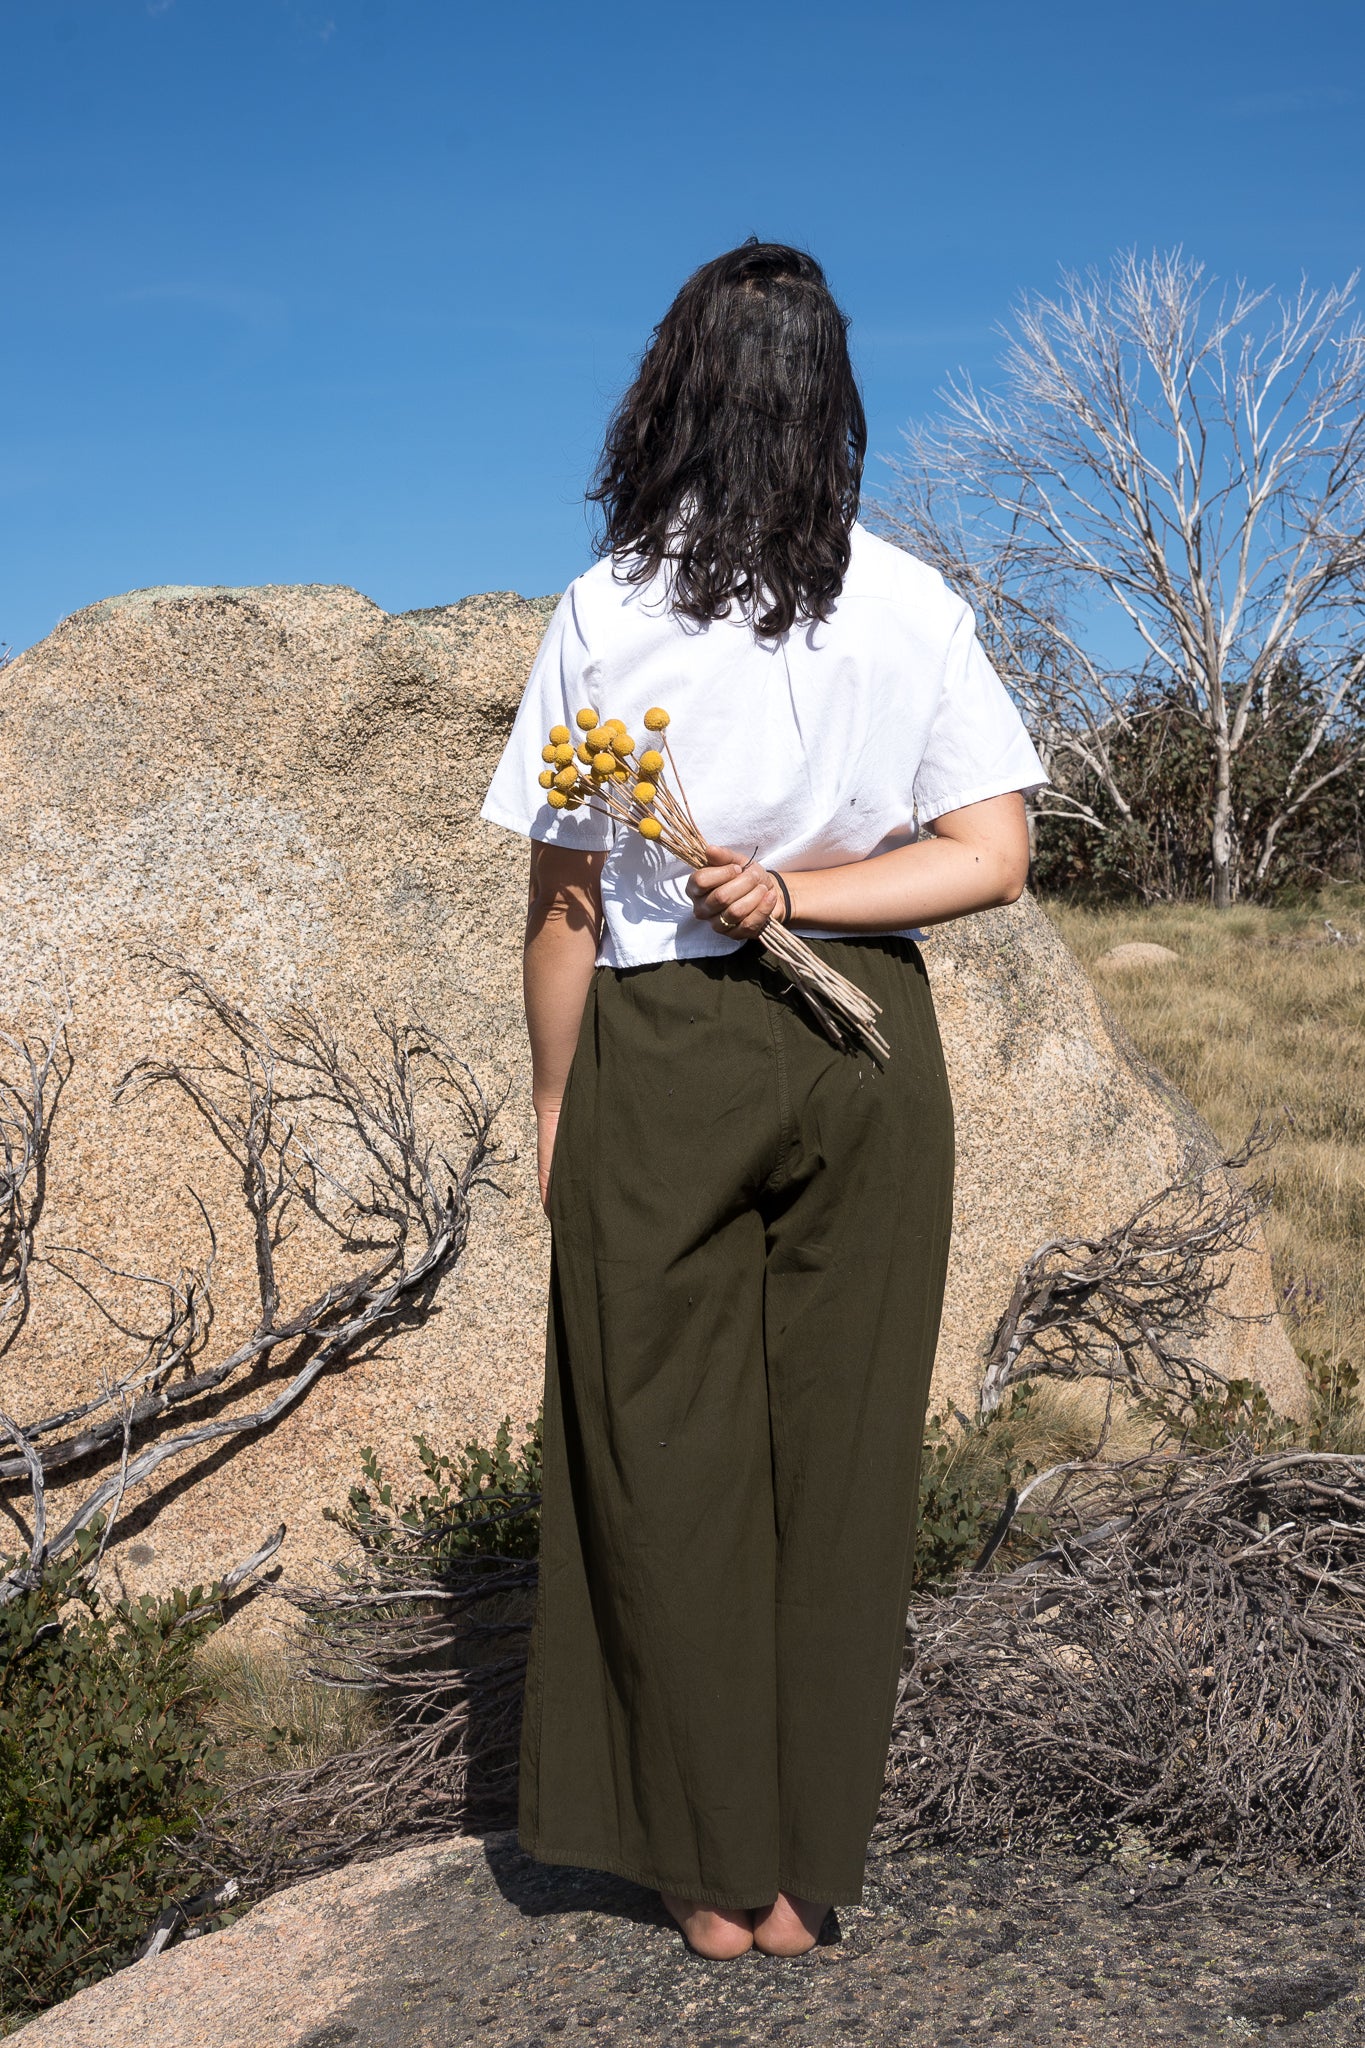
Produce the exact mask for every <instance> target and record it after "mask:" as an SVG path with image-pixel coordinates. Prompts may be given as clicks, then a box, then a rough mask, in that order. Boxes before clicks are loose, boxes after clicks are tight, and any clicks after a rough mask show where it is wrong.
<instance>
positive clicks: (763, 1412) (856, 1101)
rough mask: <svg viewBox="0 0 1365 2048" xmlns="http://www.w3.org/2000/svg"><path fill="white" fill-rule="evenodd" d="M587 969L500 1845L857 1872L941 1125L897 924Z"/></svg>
mask: <svg viewBox="0 0 1365 2048" xmlns="http://www.w3.org/2000/svg"><path fill="white" fill-rule="evenodd" d="M816 943H817V944H818V946H819V947H820V949H821V951H822V952H823V953H824V954H825V955H826V957H827V958H828V959H829V960H830V962H831V964H832V965H834V966H835V967H837V968H838V969H840V970H841V971H842V972H843V973H845V974H847V975H848V976H849V977H850V979H852V980H855V981H857V982H859V983H860V984H861V985H862V986H863V987H864V988H866V989H867V990H868V991H869V992H870V993H871V994H872V995H873V996H874V997H875V998H876V999H877V1000H878V1001H879V1002H880V1003H881V1004H882V1005H883V1010H884V1014H883V1018H882V1024H883V1028H884V1030H885V1033H886V1036H887V1038H888V1040H889V1041H890V1044H891V1048H892V1053H891V1059H890V1061H889V1062H888V1063H887V1065H886V1067H885V1068H884V1069H883V1070H881V1071H879V1070H878V1069H877V1067H876V1066H875V1065H874V1064H873V1062H872V1061H871V1060H869V1059H867V1058H865V1057H861V1056H859V1055H858V1054H854V1053H841V1052H838V1051H836V1050H835V1049H834V1048H833V1047H832V1046H831V1045H829V1044H828V1043H827V1041H826V1040H825V1039H824V1038H823V1037H822V1036H821V1035H820V1034H819V1032H818V1031H817V1030H816V1029H815V1027H814V1026H813V1024H811V1023H808V1022H807V1021H806V1017H805V1015H804V1014H803V1011H802V1009H801V1007H800V1005H799V1002H798V1000H797V999H796V998H795V997H794V996H793V995H791V994H790V993H789V992H784V990H783V985H782V981H781V979H780V977H778V976H777V975H776V974H775V973H774V971H773V970H772V969H771V968H769V967H767V966H765V965H764V964H763V963H762V961H761V959H760V956H759V952H758V949H757V947H755V946H752V945H750V946H745V947H743V948H741V949H740V950H739V951H737V952H735V953H733V954H730V955H727V956H725V957H723V958H720V959H707V960H687V961H666V962H662V963H660V964H658V965H655V966H649V967H638V968H632V969H628V970H622V971H617V970H614V969H606V968H603V969H599V970H598V972H597V973H596V974H595V975H594V977H593V986H592V990H591V993H590V995H589V998H588V1003H587V1008H586V1011H585V1014H584V1018H583V1027H582V1033H581V1036H580V1038H579V1041H578V1047H577V1051H576V1054H575V1057H574V1062H573V1067H572V1070H571V1073H570V1076H569V1083H568V1088H567V1091H566V1094H565V1100H564V1106H563V1111H562V1114H561V1118H560V1124H559V1132H558V1137H557V1140H556V1146H555V1155H554V1166H553V1172H552V1174H551V1183H550V1199H549V1209H550V1219H551V1225H552V1238H553V1255H552V1273H551V1282H550V1315H549V1333H548V1345H547V1361H546V1381H545V1421H544V1427H545V1478H544V1497H543V1507H542V1536H541V1566H540V1587H539V1593H538V1601H537V1609H536V1615H535V1622H534V1626H533V1629H532V1636H531V1647H530V1661H529V1667H528V1672H527V1689H526V1705H525V1714H524V1719H523V1724H522V1746H521V1791H520V1816H519V1818H520V1829H519V1833H520V1840H521V1844H522V1846H523V1848H525V1849H526V1850H527V1851H528V1852H529V1853H530V1854H531V1855H533V1856H536V1857H538V1858H540V1859H541V1860H542V1861H544V1862H550V1863H568V1864H577V1865H581V1866H585V1867H587V1868H590V1869H596V1870H610V1871H615V1872H617V1873H618V1874H620V1875H622V1876H625V1877H629V1878H634V1879H635V1880H637V1881H638V1882H640V1883H642V1884H646V1885H650V1886H656V1887H658V1888H660V1889H662V1890H665V1891H670V1892H676V1893H680V1894H681V1895H682V1896H684V1897H685V1898H688V1899H695V1900H699V1901H704V1902H706V1903H708V1904H711V1905H717V1906H728V1907H745V1906H759V1905H765V1904H767V1903H769V1902H770V1901H771V1900H772V1899H774V1898H775V1897H776V1895H777V1893H778V1891H779V1889H781V1890H784V1891H788V1892H792V1893H795V1894H796V1895H797V1896H799V1897H803V1898H809V1899H817V1900H822V1901H825V1902H828V1903H830V1904H835V1905H839V1904H852V1903H855V1902H856V1901H857V1900H858V1899H859V1898H860V1896H861V1891H862V1879H863V1866H864V1859H865V1855H866V1850H867V1842H868V1836H869V1833H870V1831H871V1827H872V1823H873V1821H874V1819H875V1816H876V1810H877V1803H878V1799H879V1797H880V1791H881V1783H882V1776H883V1771H884V1769H885V1762H886V1749H887V1743H888V1740H889V1736H890V1729H891V1716H892V1710H893V1707H894V1702H895V1693H896V1684H897V1674H898V1670H899V1663H900V1656H901V1650H902V1645H903V1641H904V1627H905V1611H906V1606H907V1603H908V1599H909V1591H910V1569H911V1556H912V1549H913V1542H914V1522H915V1503H916V1492H917V1485H918V1475H919V1458H920V1444H921V1437H922V1431H923V1422H924V1409H925V1402H926V1398H927V1394H928V1386H929V1374H930V1368H931V1366H932V1362H933V1355H934V1346H935V1342H936V1339H937V1334H938V1324H939V1311H940V1305H941V1301H942V1294H943V1279H944V1268H945V1264H946V1260H947V1251H948V1236H949V1227H950V1216H951V1202H952V1178H953V1130H952V1108H951V1104H950V1101H949V1096H948V1086H947V1078H946V1075H945V1073H944V1066H943V1056H942V1051H941V1049H940V1045H939V1038H938V1030H937V1026H936V1024H935V1020H934V1011H933V1003H932V1000H931V998H930V993H929V986H928V981H927V978H926V976H925V972H924V968H923V965H922V963H921V960H920V956H919V951H918V948H917V947H916V946H915V945H914V944H913V943H912V942H911V941H909V940H906V939H898V938H891V937H873V938H862V939H852V940H835V939H828V940H820V941H817V942H816Z"/></svg>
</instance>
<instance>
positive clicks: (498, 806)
mask: <svg viewBox="0 0 1365 2048" xmlns="http://www.w3.org/2000/svg"><path fill="white" fill-rule="evenodd" d="M592 669H593V663H592V657H591V655H590V653H589V650H588V647H587V645H586V642H585V641H584V638H583V634H582V631H581V628H580V624H579V619H578V613H577V609H576V607H575V604H574V587H573V585H572V584H570V585H569V588H568V589H567V590H566V591H565V593H564V595H563V597H561V598H560V600H559V603H558V604H557V605H556V606H555V609H554V611H553V613H552V614H551V617H550V623H549V625H548V626H547V627H546V628H545V638H544V639H543V640H542V641H541V643H540V649H539V651H538V653H537V655H536V658H535V661H534V663H533V665H532V668H531V673H530V676H529V678H528V680H527V684H526V688H525V690H524V692H523V693H522V699H521V704H520V706H519V707H518V710H517V715H516V718H515V719H514V720H513V722H512V730H511V732H510V734H509V735H508V739H507V744H506V746H505V747H504V748H503V750H502V755H501V758H500V759H499V761H498V765H497V767H496V769H495V770H494V773H493V780H492V781H491V782H490V784H489V785H488V794H487V796H486V797H485V798H484V800H483V806H482V810H481V812H480V816H481V817H485V818H489V819H491V820H492V822H493V823H494V824H495V825H506V826H508V827H509V828H510V830H512V831H513V832H521V833H524V834H525V836H526V837H527V838H528V839H548V840H551V841H553V842H554V844H555V845H557V846H577V847H581V848H582V849H583V850H584V851H585V852H601V851H602V850H603V849H604V848H606V847H609V846H610V845H611V843H612V833H613V826H612V821H611V819H610V818H608V817H605V816H604V815H603V814H602V813H600V812H598V811H594V810H590V809H589V808H588V806H587V805H586V804H584V805H583V806H582V808H581V809H579V810H576V811H570V810H563V811H557V810H554V809H552V807H551V806H550V805H549V804H547V803H546V801H545V791H544V790H543V789H542V788H541V787H540V784H539V781H538V780H537V777H538V776H539V774H540V771H541V769H542V768H543V767H544V766H545V763H544V761H543V760H542V759H541V749H542V748H543V747H544V746H545V744H546V741H547V736H548V734H549V730H550V727H551V726H552V725H567V726H568V728H569V730H570V732H571V733H572V734H573V737H574V739H575V740H578V739H579V738H580V737H581V735H580V733H579V731H578V728H577V727H576V726H575V724H574V713H575V712H576V711H578V710H579V709H580V708H581V707H583V706H586V705H590V704H593V702H594V691H593V688H592Z"/></svg>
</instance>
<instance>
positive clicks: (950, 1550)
mask: <svg viewBox="0 0 1365 2048" xmlns="http://www.w3.org/2000/svg"><path fill="white" fill-rule="evenodd" d="M1036 1398H1037V1389H1036V1387H1034V1386H1033V1385H1031V1384H1028V1385H1024V1386H1021V1387H1018V1388H1016V1389H1015V1391H1014V1392H1013V1393H1012V1394H1011V1396H1010V1398H1009V1400H1008V1402H1007V1403H1006V1404H1005V1406H1004V1407H1003V1408H1002V1409H1001V1410H1000V1411H999V1413H998V1414H997V1415H995V1416H993V1417H992V1418H991V1420H990V1421H989V1422H979V1423H974V1422H970V1421H968V1419H967V1418H966V1417H965V1416H960V1415H956V1414H953V1415H947V1416H945V1415H931V1416H930V1417H929V1419H928V1421H927V1422H926V1423H925V1425H924V1452H923V1456H922V1458H921V1461H920V1481H919V1540H918V1543H917V1546H916V1550H915V1584H916V1585H917V1586H918V1587H920V1588H922V1589H927V1588H932V1587H935V1586H941V1585H945V1584H946V1583H947V1582H948V1581H950V1580H952V1579H955V1578H956V1577H957V1576H958V1574H959V1573H960V1572H962V1571H965V1570H966V1569H967V1567H968V1566H969V1565H971V1564H973V1563H975V1561H976V1559H977V1558H978V1557H979V1556H980V1555H981V1552H982V1550H983V1549H984V1548H985V1545H986V1541H987V1539H988V1538H989V1536H990V1534H991V1531H992V1530H993V1529H994V1527H995V1525H996V1523H997V1522H998V1521H999V1519H1000V1516H1001V1513H1002V1512H1003V1510H1004V1508H1005V1506H1006V1504H1007V1503H1008V1502H1009V1501H1010V1499H1011V1496H1012V1495H1015V1494H1017V1493H1018V1491H1019V1489H1020V1488H1021V1487H1022V1486H1023V1484H1024V1482H1025V1481H1026V1480H1028V1479H1031V1478H1032V1477H1033V1476H1034V1474H1035V1473H1036V1472H1037V1470H1038V1466H1037V1464H1036V1463H1035V1462H1034V1459H1033V1458H1032V1457H1031V1456H1030V1455H1028V1453H1027V1451H1026V1450H1025V1449H1024V1447H1023V1445H1022V1444H1021V1441H1020V1436H1021V1431H1020V1425H1021V1424H1022V1423H1024V1421H1025V1420H1026V1418H1027V1417H1028V1415H1029V1410H1030V1409H1031V1407H1032V1406H1033V1403H1034V1401H1035V1400H1036ZM1044 1528H1045V1522H1044V1519H1043V1518H1042V1517H1041V1516H1038V1515H1034V1514H1029V1513H1027V1512H1025V1513H1024V1514H1022V1515H1018V1516H1016V1517H1015V1519H1014V1520H1013V1522H1012V1523H1011V1525H1010V1531H1009V1539H1008V1540H1009V1544H1010V1547H1011V1549H1012V1550H1014V1551H1019V1550H1021V1549H1026V1548H1027V1547H1028V1546H1029V1545H1030V1544H1032V1543H1034V1542H1035V1541H1036V1540H1037V1539H1038V1538H1039V1537H1040V1536H1041V1535H1042V1533H1043V1531H1044Z"/></svg>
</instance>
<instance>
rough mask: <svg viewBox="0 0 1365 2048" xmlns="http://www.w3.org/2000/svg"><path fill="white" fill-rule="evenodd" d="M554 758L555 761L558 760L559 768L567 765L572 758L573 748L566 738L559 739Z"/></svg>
mask: <svg viewBox="0 0 1365 2048" xmlns="http://www.w3.org/2000/svg"><path fill="white" fill-rule="evenodd" d="M555 759H556V761H558V763H559V765H560V767H561V768H567V767H568V765H569V763H570V761H572V759H573V748H572V746H570V744H569V742H568V740H561V741H560V743H559V745H558V746H557V747H556V748H555Z"/></svg>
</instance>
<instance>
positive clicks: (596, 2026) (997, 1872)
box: [17, 1835, 1365, 2048]
mask: <svg viewBox="0 0 1365 2048" xmlns="http://www.w3.org/2000/svg"><path fill="white" fill-rule="evenodd" d="M1362 1960H1365V1928H1362V1923H1361V1917H1360V1901H1359V1898H1358V1896H1354V1895H1350V1894H1347V1893H1346V1892H1345V1891H1340V1892H1335V1893H1334V1891H1333V1890H1332V1888H1330V1887H1327V1886H1318V1887H1311V1886H1309V1885H1307V1884H1304V1885H1301V1886H1291V1885H1288V1884H1283V1883H1282V1884H1267V1883H1258V1884H1254V1885H1253V1884H1251V1883H1249V1882H1243V1883H1238V1884H1229V1885H1219V1884H1218V1883H1217V1882H1216V1881H1214V1880H1211V1879H1210V1878H1209V1877H1207V1876H1205V1875H1203V1874H1202V1873H1200V1872H1198V1871H1188V1870H1185V1869H1183V1868H1181V1867H1179V1866H1172V1865H1170V1864H1145V1863H1143V1862H1142V1861H1141V1859H1140V1857H1135V1858H1133V1859H1131V1864H1130V1867H1128V1868H1124V1867H1122V1866H1119V1865H1114V1864H1108V1865H1098V1866H1097V1865H1095V1864H1093V1863H1085V1862H1082V1861H1080V1860H1078V1859H1072V1860H1069V1861H1063V1860H1060V1859H1042V1860H1039V1861H1031V1860H1021V1859H1018V1858H996V1857H989V1856H975V1857H961V1856H950V1855H946V1854H943V1853H938V1852H932V1853H919V1854H914V1855H911V1856H907V1857H881V1858H874V1859H873V1860H872V1862H871V1863H870V1864H869V1868H868V1881H867V1884H866V1885H865V1887H864V1894H863V1903H862V1904H861V1905H860V1906H857V1907H841V1908H840V1910H839V1912H838V1914H837V1915H836V1916H832V1917H831V1919H830V1920H829V1921H827V1922H826V1925H825V1929H824V1934H823V1938H822V1943H821V1946H820V1947H818V1948H816V1949H815V1950H814V1951H813V1952H812V1953H811V1954H810V1955H809V1956H804V1957H801V1958H799V1959H797V1960H795V1961H779V1960H777V1959H775V1958H772V1957H767V1956H761V1955H758V1954H755V1953H752V1952H751V1953H750V1954H748V1955H746V1956H743V1957H740V1958H739V1959H737V1960H736V1961H734V1962H728V1963H712V1962H706V1961H703V1960H702V1959H701V1958H699V1957H696V1956H694V1955H692V1954H691V1953H690V1952H689V1951H688V1950H687V1949H686V1948H685V1947H684V1945H683V1943H682V1941H681V1938H680V1937H679V1935H678V1934H677V1932H676V1930H675V1929H674V1928H673V1926H672V1923H671V1922H669V1921H667V1920H666V1919H665V1917H664V1915H663V1912H662V1909H661V1908H660V1906H659V1904H658V1901H657V1898H656V1896H655V1895H654V1894H653V1893H650V1892H645V1891H642V1890H640V1889H639V1888H638V1887H636V1886H634V1885H630V1884H626V1883H624V1882H623V1881H621V1880H619V1879H616V1878H611V1877H600V1876H596V1875H594V1874H592V1873H590V1872H586V1871H572V1870H562V1869H554V1868H550V1867H547V1866H545V1865H543V1864H534V1863H531V1862H530V1861H529V1860H528V1859H527V1858H526V1857H524V1856H523V1855H522V1854H521V1852H520V1851H519V1850H518V1848H517V1846H516V1843H515V1839H514V1838H513V1837H512V1836H510V1835H493V1836H489V1837H487V1838H486V1840H484V1841H482V1842H480V1841H477V1840H472V1839H468V1838H466V1839H462V1840H454V1841H449V1842H445V1843H442V1844H439V1845H436V1846H432V1847H420V1848H414V1849H408V1850H405V1851H403V1852H401V1853H400V1854H398V1855H396V1856H390V1857H387V1858H385V1859H384V1860H383V1861H382V1862H378V1863H371V1864H368V1865H365V1866H363V1867H361V1868H358V1869H352V1870H349V1871H341V1872H338V1873H336V1874H335V1875H331V1876H328V1877H324V1878H319V1879H315V1880H314V1881H313V1882H312V1883H309V1884H304V1885H300V1886H298V1887H297V1888H296V1889H295V1890H293V1891H289V1892H284V1893H281V1894H280V1895H279V1896H277V1897H275V1898H273V1899H269V1900H267V1901H266V1902H265V1903H264V1904H263V1905H260V1906H257V1907H255V1908H254V1909H253V1910H252V1911H251V1912H249V1913H247V1914H246V1915H244V1916H243V1918H242V1919H240V1920H239V1921H237V1922H236V1923H235V1924H234V1925H233V1926H231V1927H229V1928H227V1929H225V1930H224V1931H223V1932H221V1933H219V1934H211V1935H204V1936H201V1937H199V1938H198V1939H196V1940H193V1941H190V1942H188V1943H185V1944H183V1945H182V1946H181V1947H179V1948H173V1949H170V1950H168V1951H167V1952H166V1953H165V1954H164V1955H161V1956H157V1957H155V1958H153V1959H151V1960H149V1961H147V1962H144V1963H137V1964H134V1965H133V1967H132V1968H131V1969H128V1970H124V1971H122V1972H121V1973H120V1974H119V1975H117V1976H115V1977H112V1978H109V1979H106V1981H105V1982H104V1983H102V1984H97V1985H94V1986H92V1987H91V1989H89V1990H88V1991H83V1992H81V1993H79V1994H78V1995H77V1996H76V1997H75V1998H72V1999H70V2000H69V2001H68V2002H67V2003H66V2004H65V2005H61V2006H58V2007H56V2008H55V2009H54V2010H53V2011H51V2012H50V2013H46V2014H44V2015H43V2016H42V2017H41V2018H39V2019H37V2020H34V2021H31V2022H30V2023H29V2025H28V2026H27V2027H25V2028H23V2029H21V2031H20V2033H19V2035H18V2037H17V2038H18V2039H19V2040H21V2041H22V2042H23V2043H24V2048H262V2044H267V2043H268V2044H269V2048H350V2044H354V2048H455V2044H458V2043H463V2042H471V2043H472V2042H480V2043H483V2044H485V2048H550V2044H551V2043H553V2042H556V2041H559V2040H561V2039H563V2040H579V2039H582V2038H584V2037H585V2036H587V2037H590V2038H592V2039H593V2040H596V2041H600V2042H610V2043H612V2044H613V2048H635V2044H641V2048H643V2044H646V2043H647V2044H649V2048H721V2044H726V2048H729V2044H731V2043H733V2044H740V2043H747V2042H752V2041H762V2040H769V2041H782V2042H783V2043H787V2044H790V2048H829V2044H830V2043H831V2042H834V2041H854V2042H868V2043H876V2044H879V2048H880V2044H888V2048H889V2044H891V2043H897V2044H904V2048H962V2044H965V2043H967V2042H970V2041H994V2042H999V2043H1001V2044H1008V2048H1042V2044H1043V2043H1045V2042H1047V2043H1051V2042H1056V2041H1063V2040H1064V2041H1068V2042H1070V2043H1072V2044H1074V2048H1134V2044H1141V2048H1148V2044H1150V2043H1156V2042H1199V2043H1202V2042H1209V2043H1213V2042H1219V2043H1222V2042H1228V2041H1262V2042H1267V2043H1268V2042H1271V2041H1274V2042H1276V2043H1278V2044H1280V2048H1309V2044H1313V2048H1348V2044H1350V2043H1352V2042H1360V2041H1362V2040H1365V1996H1362V1991H1361V1964H1362Z"/></svg>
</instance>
